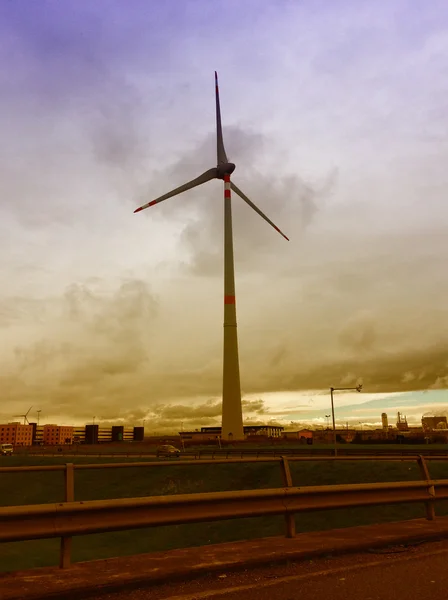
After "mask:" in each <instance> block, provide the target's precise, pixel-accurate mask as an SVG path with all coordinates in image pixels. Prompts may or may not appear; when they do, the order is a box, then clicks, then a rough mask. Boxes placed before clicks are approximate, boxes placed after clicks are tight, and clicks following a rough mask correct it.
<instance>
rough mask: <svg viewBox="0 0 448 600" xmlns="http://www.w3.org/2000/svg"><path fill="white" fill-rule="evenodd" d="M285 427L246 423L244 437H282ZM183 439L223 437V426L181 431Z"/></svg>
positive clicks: (198, 440)
mask: <svg viewBox="0 0 448 600" xmlns="http://www.w3.org/2000/svg"><path fill="white" fill-rule="evenodd" d="M284 429H285V428H284V427H282V426H280V425H244V427H243V430H244V438H245V439H249V438H251V437H253V436H257V437H259V438H261V437H263V438H280V437H281V435H282V432H283V430H284ZM179 435H180V437H181V439H182V440H189V441H197V442H202V441H210V440H216V439H221V427H201V429H200V430H199V429H196V430H195V431H179Z"/></svg>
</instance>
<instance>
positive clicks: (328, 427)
mask: <svg viewBox="0 0 448 600" xmlns="http://www.w3.org/2000/svg"><path fill="white" fill-rule="evenodd" d="M330 417H331V415H325V418H326V419H327V429H330Z"/></svg>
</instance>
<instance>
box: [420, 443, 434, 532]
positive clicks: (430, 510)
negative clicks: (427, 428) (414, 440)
mask: <svg viewBox="0 0 448 600" xmlns="http://www.w3.org/2000/svg"><path fill="white" fill-rule="evenodd" d="M417 462H418V466H419V467H420V472H421V474H422V478H423V479H426V480H427V481H430V480H431V475H430V473H429V469H428V465H427V464H426V460H425V459H424V458H423V456H422V455H421V454H420V455H419V457H418V461H417ZM428 494H429V495H430V496H433V497H435V495H436V492H435V489H434V486H433V485H430V486H428ZM425 507H426V518H427V520H428V521H434V518H435V516H436V513H435V508H434V501H433V500H428V501H427V502H425Z"/></svg>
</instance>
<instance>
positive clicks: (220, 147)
mask: <svg viewBox="0 0 448 600" xmlns="http://www.w3.org/2000/svg"><path fill="white" fill-rule="evenodd" d="M215 93H216V142H217V144H216V146H217V148H216V150H217V152H216V153H217V160H218V162H217V164H218V165H225V164H226V163H228V162H229V161H228V160H227V154H226V151H225V149H224V141H223V139H222V125H221V107H220V105H219V87H218V73H217V72H216V71H215Z"/></svg>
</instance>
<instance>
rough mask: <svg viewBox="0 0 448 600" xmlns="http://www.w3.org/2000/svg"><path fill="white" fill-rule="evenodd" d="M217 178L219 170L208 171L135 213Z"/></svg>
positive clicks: (136, 210)
mask: <svg viewBox="0 0 448 600" xmlns="http://www.w3.org/2000/svg"><path fill="white" fill-rule="evenodd" d="M217 176H218V169H209V170H208V171H205V173H202V175H199V177H196V179H193V180H192V181H189V182H188V183H184V185H181V186H180V187H178V188H176V189H175V190H172V191H171V192H168V193H167V194H164V195H163V196H160V198H156V199H155V200H152V201H151V202H148V203H147V204H143V206H140V207H139V208H136V209H135V210H134V213H137V212H140V211H141V210H143V209H145V208H148V206H153V205H154V204H158V203H159V202H163V200H167V199H168V198H172V197H173V196H177V195H178V194H182V192H186V191H187V190H191V189H192V188H194V187H197V186H198V185H202V184H203V183H207V181H211V180H212V179H216V178H217Z"/></svg>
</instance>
